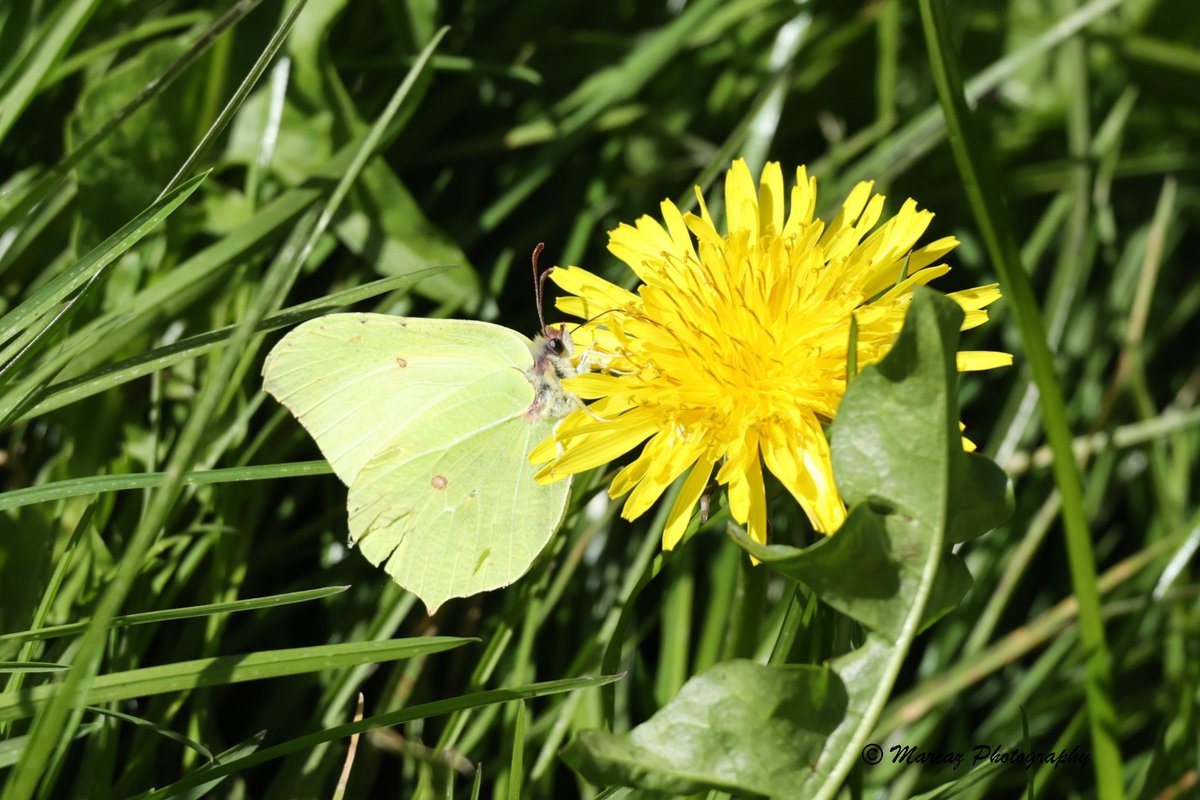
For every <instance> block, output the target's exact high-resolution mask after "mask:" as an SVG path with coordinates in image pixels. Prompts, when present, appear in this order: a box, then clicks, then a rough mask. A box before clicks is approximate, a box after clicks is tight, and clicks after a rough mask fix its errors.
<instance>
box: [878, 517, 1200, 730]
mask: <svg viewBox="0 0 1200 800" xmlns="http://www.w3.org/2000/svg"><path fill="white" fill-rule="evenodd" d="M1193 524H1200V515H1198V517H1197V518H1194V519H1193ZM1189 532H1190V531H1189V530H1187V529H1184V530H1182V531H1179V532H1176V533H1175V534H1173V535H1171V536H1168V537H1167V538H1165V539H1160V540H1158V541H1157V542H1155V543H1154V544H1152V545H1150V546H1149V547H1147V548H1145V549H1144V550H1141V551H1139V552H1137V553H1134V554H1133V555H1131V556H1129V557H1128V558H1126V559H1124V560H1123V561H1121V562H1120V563H1118V564H1115V565H1114V566H1113V567H1111V568H1110V569H1109V570H1108V571H1106V572H1105V573H1104V575H1103V576H1102V577H1101V578H1100V580H1099V582H1098V583H1099V588H1100V591H1101V592H1103V593H1106V594H1107V593H1108V592H1111V591H1113V590H1114V589H1116V588H1117V587H1119V586H1122V585H1124V584H1125V583H1126V582H1128V581H1130V580H1132V579H1133V578H1134V577H1135V576H1136V575H1137V574H1138V573H1140V572H1141V571H1142V570H1144V569H1148V568H1149V567H1151V566H1153V565H1155V564H1158V563H1160V562H1161V560H1162V559H1163V558H1165V557H1167V556H1168V555H1170V554H1171V553H1172V552H1173V551H1174V549H1175V548H1177V547H1178V546H1179V545H1180V544H1181V543H1182V542H1184V541H1186V539H1187V536H1188V534H1189ZM1078 615H1079V602H1078V600H1077V598H1076V597H1074V596H1071V597H1067V598H1064V599H1063V600H1061V601H1060V602H1059V603H1057V604H1056V605H1054V606H1053V607H1051V608H1049V609H1047V610H1046V611H1043V612H1042V613H1041V614H1039V615H1038V616H1037V618H1035V619H1033V620H1032V621H1030V622H1028V623H1026V624H1025V625H1022V626H1021V627H1020V628H1017V629H1016V630H1014V631H1012V632H1010V633H1009V634H1008V635H1006V636H1004V637H1003V638H1001V639H998V640H996V641H995V642H994V643H992V644H991V645H989V646H988V647H987V648H986V649H984V650H981V651H979V652H978V653H976V654H973V655H971V656H970V657H968V658H964V659H961V660H960V661H958V662H956V663H955V665H954V666H953V667H951V668H950V669H948V670H944V671H943V672H941V673H939V674H937V675H933V676H930V677H929V678H927V679H925V680H924V681H922V682H921V683H920V684H918V685H917V686H916V687H914V688H912V689H910V690H908V691H907V692H905V693H904V694H902V695H900V696H899V697H896V698H895V699H893V700H892V702H891V703H889V704H888V707H887V709H885V711H884V713H883V715H882V716H880V718H879V723H878V724H877V725H876V726H875V737H876V739H884V738H887V737H888V736H891V735H892V734H893V733H895V732H896V731H897V730H899V729H900V728H903V727H905V726H907V725H911V724H913V723H914V722H916V721H917V720H920V719H922V718H924V717H925V716H926V715H927V714H928V713H929V712H930V710H931V709H933V708H936V707H938V706H939V705H941V704H943V703H949V702H951V701H953V700H954V699H955V698H958V697H961V696H962V693H963V692H964V691H966V690H967V689H968V688H969V687H971V686H973V685H976V684H978V683H979V682H980V681H982V680H983V679H985V678H986V677H988V676H989V675H993V674H995V673H996V672H998V671H1000V670H1002V669H1005V668H1006V667H1008V666H1010V665H1012V664H1014V663H1016V662H1017V661H1019V660H1020V659H1021V658H1024V657H1025V656H1026V655H1028V654H1029V653H1030V652H1032V651H1034V650H1036V649H1037V648H1039V647H1041V646H1042V645H1044V644H1045V643H1046V642H1048V641H1050V640H1052V639H1053V638H1054V637H1056V636H1060V635H1062V633H1063V631H1064V630H1066V629H1067V628H1068V627H1070V626H1071V625H1072V624H1073V623H1074V621H1075V620H1076V618H1077V617H1078Z"/></svg>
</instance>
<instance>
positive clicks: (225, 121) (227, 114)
mask: <svg viewBox="0 0 1200 800" xmlns="http://www.w3.org/2000/svg"><path fill="white" fill-rule="evenodd" d="M307 2H308V0H297V2H296V3H295V4H294V5H293V6H292V8H291V10H289V11H288V13H287V16H286V17H284V19H283V21H282V22H281V23H279V27H278V28H276V29H275V33H273V34H272V35H271V41H269V42H267V46H266V47H264V48H263V51H262V52H261V53H259V55H258V59H257V60H256V61H255V62H254V66H252V67H251V68H250V71H249V72H247V73H246V77H245V78H243V79H242V82H241V83H240V84H239V85H238V88H237V91H235V92H234V93H233V97H231V98H229V102H227V103H226V104H225V106H224V107H223V108H222V109H221V113H220V114H218V115H217V118H216V119H215V120H213V123H212V125H210V126H209V128H208V130H207V131H205V132H204V137H203V138H202V139H201V140H200V142H199V143H198V144H197V145H196V146H195V148H193V149H192V152H191V154H190V155H189V156H188V157H187V160H186V161H184V162H183V164H182V165H181V166H180V167H179V170H178V171H176V173H175V176H174V177H173V178H171V180H170V181H168V182H167V185H166V186H164V187H163V190H162V192H160V193H159V195H158V196H159V198H160V199H161V198H162V196H163V195H165V194H167V193H168V192H170V191H171V189H173V188H175V186H177V185H178V184H179V182H180V181H181V180H183V177H184V176H185V175H187V174H188V172H190V171H191V169H192V167H193V166H195V164H196V162H198V161H199V160H200V159H201V158H203V157H204V154H205V153H207V152H208V149H209V147H210V146H211V145H212V143H213V141H214V140H215V139H216V138H217V137H218V136H220V135H221V132H222V131H224V130H225V128H226V127H227V126H228V125H229V122H230V120H232V119H233V115H234V114H236V113H237V110H238V109H239V108H241V107H242V103H244V102H246V98H247V97H248V96H249V94H250V90H251V89H253V88H254V86H255V84H257V83H258V79H259V78H260V77H262V74H263V72H264V71H266V69H267V67H268V66H270V64H271V61H272V60H273V59H274V58H275V55H276V54H277V53H278V52H279V48H281V47H283V43H284V41H286V40H287V35H288V34H289V33H290V32H291V30H292V25H294V24H295V22H296V17H298V16H299V15H300V12H301V11H303V10H304V6H305V4H306V3H307Z"/></svg>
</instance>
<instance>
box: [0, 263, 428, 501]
mask: <svg viewBox="0 0 1200 800" xmlns="http://www.w3.org/2000/svg"><path fill="white" fill-rule="evenodd" d="M449 268H450V267H448V266H446V267H441V266H439V267H429V268H427V269H423V270H418V271H417V272H413V273H410V274H408V275H400V276H398V277H395V278H382V279H380V280H377V281H371V282H370V283H366V284H363V285H362V286H356V287H354V288H352V289H345V290H343V291H340V292H336V293H335V294H331V295H328V296H326V297H323V298H321V299H319V300H313V301H310V302H307V303H301V304H299V305H295V306H292V307H291V308H287V309H284V310H283V311H280V312H278V313H276V314H272V315H270V316H268V317H266V318H265V319H263V320H262V321H261V322H260V323H259V324H258V326H257V327H256V328H255V332H256V333H268V332H270V331H273V330H279V329H280V328H288V327H291V326H292V325H299V324H300V323H301V322H304V321H305V320H308V319H312V318H313V317H319V316H321V315H322V314H328V313H331V312H334V311H337V310H338V309H341V308H345V307H346V306H349V305H353V304H354V303H358V302H361V301H362V300H366V299H368V298H371V297H377V296H379V295H381V294H387V293H388V292H395V291H402V290H405V289H407V288H408V287H410V286H412V285H413V284H415V283H417V282H419V281H420V280H422V279H423V278H427V277H429V276H431V275H436V274H439V273H441V272H444V271H445V270H447V269H449ZM236 329H237V326H236V325H227V326H225V327H224V328H218V329H217V330H214V331H208V332H206V333H200V334H196V335H195V336H189V337H187V338H186V339H180V340H179V341H178V342H174V343H172V344H169V345H164V346H162V347H156V348H154V349H152V350H147V351H146V352H144V353H141V354H140V355H136V356H133V357H132V358H127V359H125V360H124V361H121V362H119V363H116V364H111V365H109V366H105V367H100V368H99V369H94V370H92V371H90V372H88V373H86V374H84V375H80V376H79V377H77V378H72V379H71V380H67V381H63V382H61V383H57V384H54V385H52V386H50V387H49V389H48V390H47V391H46V393H45V399H43V400H42V401H41V402H40V403H38V404H37V405H35V406H33V407H32V408H30V409H28V410H27V411H25V412H24V413H23V414H21V415H20V416H19V417H18V420H24V419H32V418H33V417H37V416H40V415H42V414H45V413H47V412H49V411H53V410H55V409H58V408H62V407H63V406H67V405H70V404H71V403H74V402H77V401H79V400H82V399H84V398H86V397H91V396H92V395H94V394H97V393H99V392H103V391H106V390H108V389H111V388H113V387H115V386H120V385H121V384H123V383H128V382H129V381H132V380H136V379H137V378H141V377H143V376H145V375H149V374H151V373H154V372H158V371H159V370H163V369H166V368H168V367H172V366H174V365H176V364H179V363H181V362H183V361H187V360H189V359H193V358H196V357H198V356H201V355H203V354H204V353H207V352H209V351H211V350H213V349H214V348H216V347H218V346H220V345H221V343H223V342H225V341H227V340H228V339H229V338H230V337H231V336H232V335H233V333H234V331H235V330H236ZM3 502H4V501H3V496H0V507H3Z"/></svg>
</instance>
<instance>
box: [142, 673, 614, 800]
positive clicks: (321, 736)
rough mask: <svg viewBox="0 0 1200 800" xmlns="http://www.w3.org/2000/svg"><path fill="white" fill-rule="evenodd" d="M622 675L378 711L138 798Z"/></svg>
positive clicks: (156, 797)
mask: <svg viewBox="0 0 1200 800" xmlns="http://www.w3.org/2000/svg"><path fill="white" fill-rule="evenodd" d="M619 679H620V676H619V675H601V676H598V677H588V678H569V679H566V680H559V681H546V682H544V683H532V684H529V685H528V686H516V687H512V688H508V689H492V690H490V691H486V692H473V693H471V694H464V695H459V696H458V697H452V698H448V699H446V700H437V701H434V702H432V703H422V704H420V705H415V706H410V707H409V708H404V709H401V710H399V711H392V712H390V713H387V714H379V715H376V716H373V717H367V718H366V719H363V720H361V721H360V722H352V723H348V724H345V725H337V726H335V727H333V728H329V729H327V730H323V731H319V732H317V733H312V734H309V735H307V736H301V737H299V738H296V739H292V740H290V741H287V742H283V743H282V744H277V745H275V746H274V747H267V748H265V749H263V750H260V751H259V752H257V753H255V754H254V755H252V756H248V757H246V758H242V759H239V760H237V761H231V762H225V763H222V764H219V765H217V766H216V767H211V768H208V769H203V770H199V771H197V772H196V773H195V774H193V775H190V776H188V777H186V778H184V779H183V780H181V781H178V782H176V783H173V784H171V785H170V786H164V787H163V788H161V789H158V790H156V791H153V792H147V793H146V794H142V795H138V800H160V799H161V798H166V797H174V796H176V795H177V794H179V793H180V792H182V791H185V790H186V789H189V788H191V787H193V786H196V785H199V784H200V783H202V782H203V781H206V780H210V779H211V778H214V777H219V776H222V775H230V774H233V773H235V772H241V771H243V770H246V769H248V768H250V767H253V766H257V765H258V764H262V763H265V762H267V761H271V760H272V759H276V758H281V757H283V756H286V755H288V754H290V753H295V752H298V751H301V750H307V749H309V748H311V747H313V746H315V745H318V744H321V743H323V742H332V741H336V740H337V739H345V738H347V737H348V736H352V735H354V734H355V733H363V732H365V731H369V730H371V729H372V728H383V727H390V726H393V725H400V724H402V723H405V722H409V721H411V720H416V719H424V718H426V717H436V716H443V715H445V714H449V713H452V712H454V711H465V710H467V709H471V708H479V707H481V706H488V705H493V704H495V703H505V702H509V701H512V700H529V699H532V698H535V697H545V696H547V695H552V694H561V693H562V692H570V691H574V690H576V689H586V688H589V687H594V686H604V685H605V684H608V683H612V682H613V681H615V680H619Z"/></svg>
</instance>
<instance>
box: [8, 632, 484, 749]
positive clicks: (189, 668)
mask: <svg viewBox="0 0 1200 800" xmlns="http://www.w3.org/2000/svg"><path fill="white" fill-rule="evenodd" d="M477 641H479V640H478V639H463V638H458V637H454V636H420V637H414V638H411V639H387V640H384V641H382V642H345V643H342V644H326V645H318V646H316V647H292V648H288V649H286V650H263V651H260V652H257V653H247V654H244V655H237V656H216V657H214V658H198V659H195V660H194V661H182V662H179V663H176V664H163V665H161V666H157V667H142V668H141V669H131V670H127V671H125V672H113V673H110V674H108V675H101V676H99V677H97V678H96V680H95V681H93V682H92V685H91V687H90V688H89V689H88V692H87V695H86V697H85V704H86V705H96V704H99V703H112V702H115V701H117V700H128V699H130V698H133V697H148V696H150V695H156V694H166V693H167V692H177V691H180V690H184V689H195V688H197V687H200V686H227V685H229V684H234V683H244V682H246V681H257V680H262V679H264V678H281V677H285V676H288V675H303V674H304V673H306V672H320V671H323V670H326V669H332V668H335V667H348V666H355V665H357V664H374V663H382V662H385V661H397V660H399V659H402V658H413V657H415V656H421V655H429V654H431V653H440V652H442V651H444V650H451V649H454V648H456V647H462V646H463V645H464V644H469V643H470V642H477ZM56 688H57V686H56V685H55V684H50V685H47V686H35V687H33V688H32V689H24V690H22V691H20V692H5V693H4V694H0V720H10V719H21V718H22V717H28V716H30V715H31V714H34V713H36V712H37V711H39V710H40V709H41V708H43V707H44V706H45V705H46V704H47V701H48V700H50V699H51V698H52V697H53V696H54V692H55V689H56ZM30 736H31V737H32V734H30Z"/></svg>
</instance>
